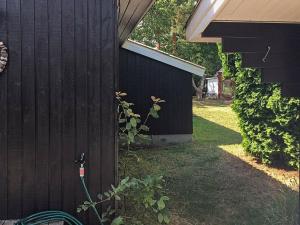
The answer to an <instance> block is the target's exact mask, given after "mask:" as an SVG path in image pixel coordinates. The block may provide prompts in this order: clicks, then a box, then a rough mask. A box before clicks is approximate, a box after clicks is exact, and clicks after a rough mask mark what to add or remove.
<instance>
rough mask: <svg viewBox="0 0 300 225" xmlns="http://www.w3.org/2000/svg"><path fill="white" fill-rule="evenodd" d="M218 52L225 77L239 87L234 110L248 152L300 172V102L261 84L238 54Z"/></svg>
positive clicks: (259, 75) (258, 75)
mask: <svg viewBox="0 0 300 225" xmlns="http://www.w3.org/2000/svg"><path fill="white" fill-rule="evenodd" d="M219 50H220V56H221V59H222V63H223V68H224V72H225V75H226V76H227V77H231V78H232V79H233V80H234V81H235V84H236V87H235V89H236V91H235V99H234V103H233V109H234V111H235V112H236V113H237V115H238V118H239V124H240V128H241V132H242V136H243V146H244V148H245V150H246V151H248V152H249V153H251V154H252V155H254V156H256V157H257V158H259V159H260V160H261V161H262V162H263V163H266V164H273V165H280V166H282V165H284V166H289V167H293V168H298V169H299V156H300V153H299V152H300V99H299V98H285V97H282V95H281V89H280V86H279V85H277V84H265V83H262V81H261V72H260V71H259V70H255V69H245V68H242V67H241V57H240V55H239V54H232V55H231V56H230V57H228V56H226V55H225V54H223V53H221V46H220V48H219Z"/></svg>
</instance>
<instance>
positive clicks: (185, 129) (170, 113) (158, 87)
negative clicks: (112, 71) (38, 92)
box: [119, 41, 205, 144]
mask: <svg viewBox="0 0 300 225" xmlns="http://www.w3.org/2000/svg"><path fill="white" fill-rule="evenodd" d="M119 64H120V90H121V91H124V92H127V93H128V97H127V99H128V101H130V102H132V103H134V104H135V110H136V112H137V113H139V114H141V115H142V117H145V116H146V114H147V112H148V109H149V108H150V105H151V99H150V96H156V97H160V98H162V99H164V100H166V103H163V105H162V111H161V112H160V118H159V119H157V120H151V121H150V134H151V135H152V140H153V142H154V143H158V144H162V143H164V142H167V143H173V142H174V143H177V142H186V141H190V140H191V139H192V133H193V125H192V74H195V75H198V76H203V74H204V72H205V69H204V68H203V67H201V66H199V65H195V64H193V63H190V62H188V61H185V60H182V59H180V58H177V57H174V56H172V55H169V54H166V53H164V52H162V51H159V50H156V49H153V48H150V47H147V46H145V45H142V44H140V43H137V42H134V41H126V42H125V43H124V44H123V46H122V47H121V48H120V62H119Z"/></svg>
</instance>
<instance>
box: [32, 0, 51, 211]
mask: <svg viewBox="0 0 300 225" xmlns="http://www.w3.org/2000/svg"><path fill="white" fill-rule="evenodd" d="M47 4H48V1H47V0H39V1H35V4H34V6H35V71H36V104H37V105H36V122H37V128H36V129H37V130H36V132H37V136H36V138H37V142H36V177H35V178H36V179H35V183H36V190H35V191H36V204H37V210H38V211H42V210H47V209H48V205H49V202H48V201H49V180H48V175H49V173H48V170H49V110H50V108H49V64H48V60H49V58H48V54H49V49H48V45H49V41H48V10H47V6H48V5H47Z"/></svg>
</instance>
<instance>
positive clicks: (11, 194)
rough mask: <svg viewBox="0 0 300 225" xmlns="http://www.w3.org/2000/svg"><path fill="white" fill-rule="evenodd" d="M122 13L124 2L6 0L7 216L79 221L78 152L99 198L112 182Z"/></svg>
mask: <svg viewBox="0 0 300 225" xmlns="http://www.w3.org/2000/svg"><path fill="white" fill-rule="evenodd" d="M117 13H118V12H117V0H113V1H96V0H86V1H81V0H51V1H47V0H0V41H3V42H4V43H5V44H6V46H7V47H8V52H9V62H8V67H7V69H6V70H5V71H4V72H3V73H1V74H0V105H1V107H0V219H15V218H22V217H24V216H27V215H28V214H31V213H33V212H36V211H41V210H46V209H57V210H65V211H67V212H70V213H72V214H75V215H76V213H75V210H76V207H77V205H78V204H79V203H80V202H81V201H82V200H83V195H82V189H81V186H80V180H79V176H78V170H77V165H75V164H74V159H75V157H76V155H78V154H79V153H81V152H86V154H87V157H88V158H87V160H88V163H87V167H88V171H87V174H88V177H87V181H88V186H89V189H90V190H91V192H92V195H93V196H94V197H95V195H96V193H97V192H100V191H101V190H107V189H108V188H109V187H110V184H112V183H115V174H116V169H115V168H116V167H115V165H116V162H115V158H116V157H115V154H116V151H115V149H116V141H115V124H116V123H115V103H114V93H115V83H116V82H115V81H116V80H117V79H116V76H117V73H118V66H117V61H118V54H117V53H118V41H117V40H118V36H117V23H118V21H117ZM81 219H85V220H86V221H85V224H95V223H94V222H93V217H92V216H90V217H89V218H88V217H87V218H81Z"/></svg>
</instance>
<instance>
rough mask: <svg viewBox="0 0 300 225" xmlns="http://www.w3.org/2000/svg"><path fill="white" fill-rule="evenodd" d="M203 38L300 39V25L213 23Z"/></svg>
mask: <svg viewBox="0 0 300 225" xmlns="http://www.w3.org/2000/svg"><path fill="white" fill-rule="evenodd" d="M202 36H203V37H248V38H249V37H278V38H279V37H280V38H285V37H293V38H295V39H299V38H300V24H283V23H244V22H212V23H210V24H209V25H208V26H207V28H206V29H205V30H204V32H203V33H202Z"/></svg>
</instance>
